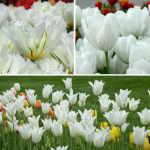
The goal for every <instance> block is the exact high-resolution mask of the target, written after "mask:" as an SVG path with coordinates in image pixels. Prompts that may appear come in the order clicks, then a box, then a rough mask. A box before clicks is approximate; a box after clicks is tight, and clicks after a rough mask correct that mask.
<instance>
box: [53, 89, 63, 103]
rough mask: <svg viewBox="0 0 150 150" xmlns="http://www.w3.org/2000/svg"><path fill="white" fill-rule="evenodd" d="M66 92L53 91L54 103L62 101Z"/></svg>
mask: <svg viewBox="0 0 150 150" xmlns="http://www.w3.org/2000/svg"><path fill="white" fill-rule="evenodd" d="M64 94H65V93H63V92H62V91H56V92H54V93H52V102H53V103H54V104H57V103H58V102H60V101H62V99H63V96H64Z"/></svg>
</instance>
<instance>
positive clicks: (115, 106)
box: [111, 101, 120, 110]
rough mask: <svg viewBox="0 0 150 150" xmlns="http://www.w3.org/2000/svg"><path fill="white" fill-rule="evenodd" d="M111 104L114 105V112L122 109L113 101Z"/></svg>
mask: <svg viewBox="0 0 150 150" xmlns="http://www.w3.org/2000/svg"><path fill="white" fill-rule="evenodd" d="M111 103H112V104H113V109H114V110H117V109H118V108H120V107H119V106H118V105H117V103H116V102H114V101H112V102H111Z"/></svg>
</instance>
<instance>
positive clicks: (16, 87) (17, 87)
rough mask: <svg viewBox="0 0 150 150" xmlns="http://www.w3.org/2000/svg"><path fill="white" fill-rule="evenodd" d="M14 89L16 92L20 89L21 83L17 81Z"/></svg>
mask: <svg viewBox="0 0 150 150" xmlns="http://www.w3.org/2000/svg"><path fill="white" fill-rule="evenodd" d="M14 89H15V91H16V92H18V91H20V84H19V83H15V84H14Z"/></svg>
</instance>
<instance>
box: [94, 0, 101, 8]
mask: <svg viewBox="0 0 150 150" xmlns="http://www.w3.org/2000/svg"><path fill="white" fill-rule="evenodd" d="M95 7H98V8H99V9H101V7H102V2H101V1H96V2H95Z"/></svg>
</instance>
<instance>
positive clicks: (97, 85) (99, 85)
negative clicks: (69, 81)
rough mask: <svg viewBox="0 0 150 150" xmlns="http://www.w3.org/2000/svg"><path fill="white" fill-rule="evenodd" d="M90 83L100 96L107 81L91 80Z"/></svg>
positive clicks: (95, 92) (95, 93) (94, 91)
mask: <svg viewBox="0 0 150 150" xmlns="http://www.w3.org/2000/svg"><path fill="white" fill-rule="evenodd" d="M89 84H90V85H91V86H92V88H93V93H94V95H96V96H99V95H100V94H101V93H102V90H103V86H104V84H105V83H103V82H102V81H98V80H95V81H94V84H93V83H92V82H89Z"/></svg>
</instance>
